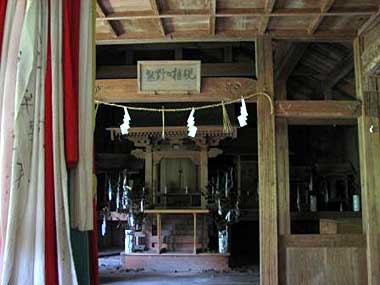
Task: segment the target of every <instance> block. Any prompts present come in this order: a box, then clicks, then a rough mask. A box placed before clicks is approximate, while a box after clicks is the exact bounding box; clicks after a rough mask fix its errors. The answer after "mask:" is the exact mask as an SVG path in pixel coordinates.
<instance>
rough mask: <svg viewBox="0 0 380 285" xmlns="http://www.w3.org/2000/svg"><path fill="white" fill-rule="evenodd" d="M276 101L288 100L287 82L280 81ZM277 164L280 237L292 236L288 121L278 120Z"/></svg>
mask: <svg viewBox="0 0 380 285" xmlns="http://www.w3.org/2000/svg"><path fill="white" fill-rule="evenodd" d="M277 87H278V88H277V89H278V90H276V95H277V96H276V99H279V100H286V80H279V81H278V84H277ZM276 162H277V195H278V196H277V198H278V199H277V201H278V231H279V234H280V235H289V234H290V193H289V187H290V185H289V145H288V121H287V119H285V118H277V119H276Z"/></svg>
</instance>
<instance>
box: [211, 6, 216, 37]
mask: <svg viewBox="0 0 380 285" xmlns="http://www.w3.org/2000/svg"><path fill="white" fill-rule="evenodd" d="M215 15H216V0H210V18H209V34H210V35H213V36H214V35H215V34H216V17H215Z"/></svg>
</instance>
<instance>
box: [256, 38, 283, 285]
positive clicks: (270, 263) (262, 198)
mask: <svg viewBox="0 0 380 285" xmlns="http://www.w3.org/2000/svg"><path fill="white" fill-rule="evenodd" d="M256 74H257V91H258V92H260V91H262V92H266V93H268V94H269V96H271V97H272V98H273V97H274V87H273V85H274V84H273V59H272V39H271V37H269V36H267V35H263V36H259V37H258V38H257V40H256ZM270 112H271V109H270V104H269V102H268V100H267V99H266V98H263V97H260V98H259V99H258V101H257V129H258V161H259V208H260V210H259V211H260V217H259V221H260V284H263V285H264V284H268V285H276V284H278V247H277V245H278V236H277V232H278V229H277V178H276V143H275V115H274V114H271V113H270Z"/></svg>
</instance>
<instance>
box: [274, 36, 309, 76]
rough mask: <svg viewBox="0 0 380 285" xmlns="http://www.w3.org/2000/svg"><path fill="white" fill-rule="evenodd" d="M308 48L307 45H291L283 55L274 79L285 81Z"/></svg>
mask: <svg viewBox="0 0 380 285" xmlns="http://www.w3.org/2000/svg"><path fill="white" fill-rule="evenodd" d="M308 46H309V44H308V43H292V44H291V45H290V46H289V47H288V49H287V50H286V52H285V53H284V54H285V55H284V57H283V58H282V60H281V62H279V66H278V68H277V72H276V77H277V78H281V79H287V78H288V77H289V76H290V75H291V73H292V72H293V70H294V68H295V67H296V66H297V64H298V62H299V61H300V59H301V58H302V57H303V55H304V53H305V51H306V50H307V47H308Z"/></svg>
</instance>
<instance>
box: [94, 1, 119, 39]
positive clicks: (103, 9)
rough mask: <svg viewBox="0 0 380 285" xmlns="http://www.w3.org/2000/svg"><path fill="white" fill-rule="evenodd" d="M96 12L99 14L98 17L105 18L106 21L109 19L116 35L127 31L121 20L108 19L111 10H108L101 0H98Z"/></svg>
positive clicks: (109, 23)
mask: <svg viewBox="0 0 380 285" xmlns="http://www.w3.org/2000/svg"><path fill="white" fill-rule="evenodd" d="M96 12H97V14H98V17H97V19H104V21H107V22H108V25H109V26H110V28H111V30H112V31H113V33H114V34H115V36H116V37H119V36H121V35H122V34H124V33H125V30H124V27H123V24H122V23H121V22H120V21H119V20H108V16H109V15H110V14H111V12H109V11H107V7H105V5H104V3H103V2H102V1H101V0H98V1H97V2H96Z"/></svg>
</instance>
